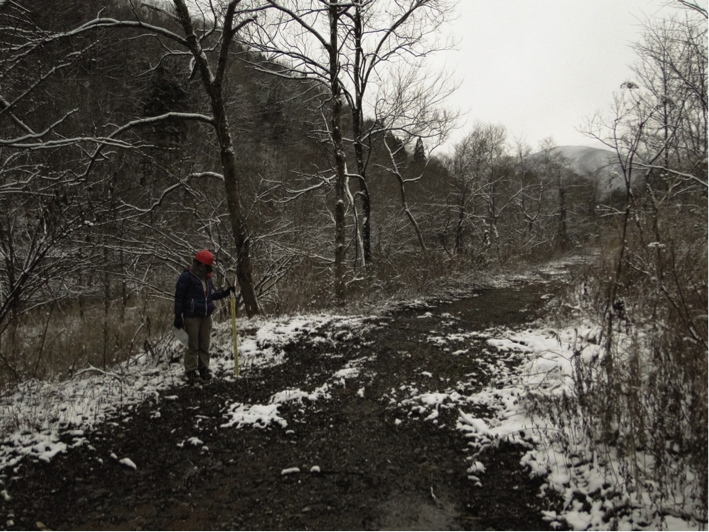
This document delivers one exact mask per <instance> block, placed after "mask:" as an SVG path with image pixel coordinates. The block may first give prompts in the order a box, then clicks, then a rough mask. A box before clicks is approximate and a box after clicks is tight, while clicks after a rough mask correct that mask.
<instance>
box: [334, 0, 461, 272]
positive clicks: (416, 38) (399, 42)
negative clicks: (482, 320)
mask: <svg viewBox="0 0 709 532" xmlns="http://www.w3.org/2000/svg"><path fill="white" fill-rule="evenodd" d="M450 12H451V5H449V3H448V2H444V1H442V0H405V1H399V2H392V3H389V4H387V5H384V4H383V3H381V2H374V1H372V0H355V1H354V2H353V8H352V9H351V10H350V11H348V12H347V19H348V20H349V21H350V22H349V31H348V40H347V41H346V42H345V47H344V50H345V52H346V53H345V56H344V58H343V70H344V73H345V77H346V80H347V83H346V84H345V88H344V92H345V94H346V96H347V100H348V103H349V107H350V111H351V113H352V132H353V139H352V140H353V144H354V152H355V160H356V163H357V174H356V178H357V181H358V183H359V192H358V197H359V198H360V200H361V202H362V211H363V220H362V240H363V242H362V247H363V262H364V264H368V263H370V262H371V261H372V250H371V220H372V212H371V198H370V194H369V188H368V186H367V168H368V165H369V161H370V160H371V155H372V149H373V139H374V138H375V137H377V136H381V134H382V131H381V124H380V123H379V122H377V121H371V122H369V124H368V125H365V119H366V114H367V111H368V109H367V105H369V109H372V108H373V105H372V103H369V102H370V99H372V98H376V97H378V95H377V92H376V90H377V88H378V87H377V86H378V85H379V84H380V83H381V81H382V79H383V78H384V77H385V74H386V71H387V70H388V69H392V68H395V67H396V64H397V63H399V62H401V61H404V60H410V58H415V59H416V61H417V62H419V63H420V62H421V60H423V59H424V58H425V57H426V56H428V55H430V54H432V53H435V52H436V51H438V50H441V49H444V48H447V47H448V46H449V45H448V43H439V42H438V41H437V34H438V31H439V30H440V28H441V26H442V25H444V24H445V22H446V20H447V17H448V15H449V14H450Z"/></svg>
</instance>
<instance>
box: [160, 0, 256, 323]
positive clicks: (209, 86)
mask: <svg viewBox="0 0 709 532" xmlns="http://www.w3.org/2000/svg"><path fill="white" fill-rule="evenodd" d="M173 1H174V4H175V8H176V9H177V13H178V16H179V18H180V22H181V24H182V27H183V30H184V32H185V38H186V40H187V44H188V46H189V49H190V52H191V53H192V56H193V57H194V59H195V61H196V64H197V66H198V68H199V72H200V76H201V78H202V83H203V85H204V87H205V89H206V91H207V94H208V95H209V100H210V104H211V107H212V117H213V118H214V127H215V129H216V131H217V138H218V140H219V151H220V154H219V155H220V160H221V165H222V172H223V174H224V189H225V192H226V200H227V208H228V209H229V219H230V221H231V228H232V233H233V236H234V244H235V245H236V255H237V260H236V278H237V281H238V283H239V288H240V290H241V296H242V298H243V300H244V306H245V309H246V314H247V315H248V316H249V317H251V316H253V315H255V314H258V312H259V307H258V300H257V299H256V292H255V290H254V283H253V278H252V266H251V253H250V248H251V245H250V244H251V241H250V238H249V235H248V231H247V229H246V224H245V222H244V217H243V214H242V212H241V202H240V196H239V177H238V175H237V171H236V154H235V153H234V143H233V140H232V137H231V132H230V130H229V121H228V119H227V113H226V106H225V105H224V95H223V89H222V81H223V75H224V72H225V69H226V61H227V59H228V54H229V44H230V42H231V40H232V39H233V37H234V34H235V30H234V29H233V19H234V13H235V9H236V3H234V2H232V3H230V4H229V7H228V9H227V13H226V14H225V15H224V28H223V37H222V39H223V41H222V47H221V50H220V54H219V60H218V70H217V73H216V75H214V74H213V73H212V71H211V69H210V66H209V60H208V59H207V56H206V54H205V53H204V51H203V49H202V46H201V44H200V42H199V39H198V38H197V35H196V34H195V31H194V27H193V25H192V19H191V18H190V14H189V10H188V9H187V6H186V4H185V1H184V0H173Z"/></svg>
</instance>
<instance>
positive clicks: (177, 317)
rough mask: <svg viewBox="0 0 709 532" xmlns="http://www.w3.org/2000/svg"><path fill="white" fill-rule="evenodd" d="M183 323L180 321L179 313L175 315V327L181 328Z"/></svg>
mask: <svg viewBox="0 0 709 532" xmlns="http://www.w3.org/2000/svg"><path fill="white" fill-rule="evenodd" d="M182 326H183V323H182V316H180V315H179V314H176V315H175V329H182Z"/></svg>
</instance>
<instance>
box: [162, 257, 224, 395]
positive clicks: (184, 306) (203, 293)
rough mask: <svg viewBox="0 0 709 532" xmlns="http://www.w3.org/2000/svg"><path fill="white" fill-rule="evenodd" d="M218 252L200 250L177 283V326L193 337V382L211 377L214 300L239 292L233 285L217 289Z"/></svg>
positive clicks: (189, 356) (189, 357) (189, 354)
mask: <svg viewBox="0 0 709 532" xmlns="http://www.w3.org/2000/svg"><path fill="white" fill-rule="evenodd" d="M212 264H214V255H212V254H211V253H210V252H209V251H207V250H206V249H203V250H202V251H200V252H198V253H197V254H196V255H195V256H194V259H193V261H192V267H191V268H186V269H185V271H183V272H182V275H180V277H179V279H177V285H176V286H175V327H176V328H177V329H182V328H183V327H184V329H185V332H186V333H187V336H188V338H189V340H188V342H187V351H186V352H185V378H186V379H187V381H188V382H189V383H194V382H196V381H197V377H198V376H199V377H201V378H202V379H203V380H209V379H210V378H211V377H212V375H211V373H210V371H209V343H210V336H211V333H212V312H214V310H215V308H216V307H215V305H214V301H215V300H218V299H223V298H225V297H227V296H228V295H229V294H230V293H233V292H234V291H235V289H234V287H233V286H228V287H227V288H223V289H221V290H215V289H214V285H213V284H212Z"/></svg>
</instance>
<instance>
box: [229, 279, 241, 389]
mask: <svg viewBox="0 0 709 532" xmlns="http://www.w3.org/2000/svg"><path fill="white" fill-rule="evenodd" d="M229 299H230V303H231V332H232V334H233V335H234V375H236V376H237V377H238V376H239V342H238V340H237V334H236V297H235V296H234V293H233V292H232V294H231V297H230V298H229Z"/></svg>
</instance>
